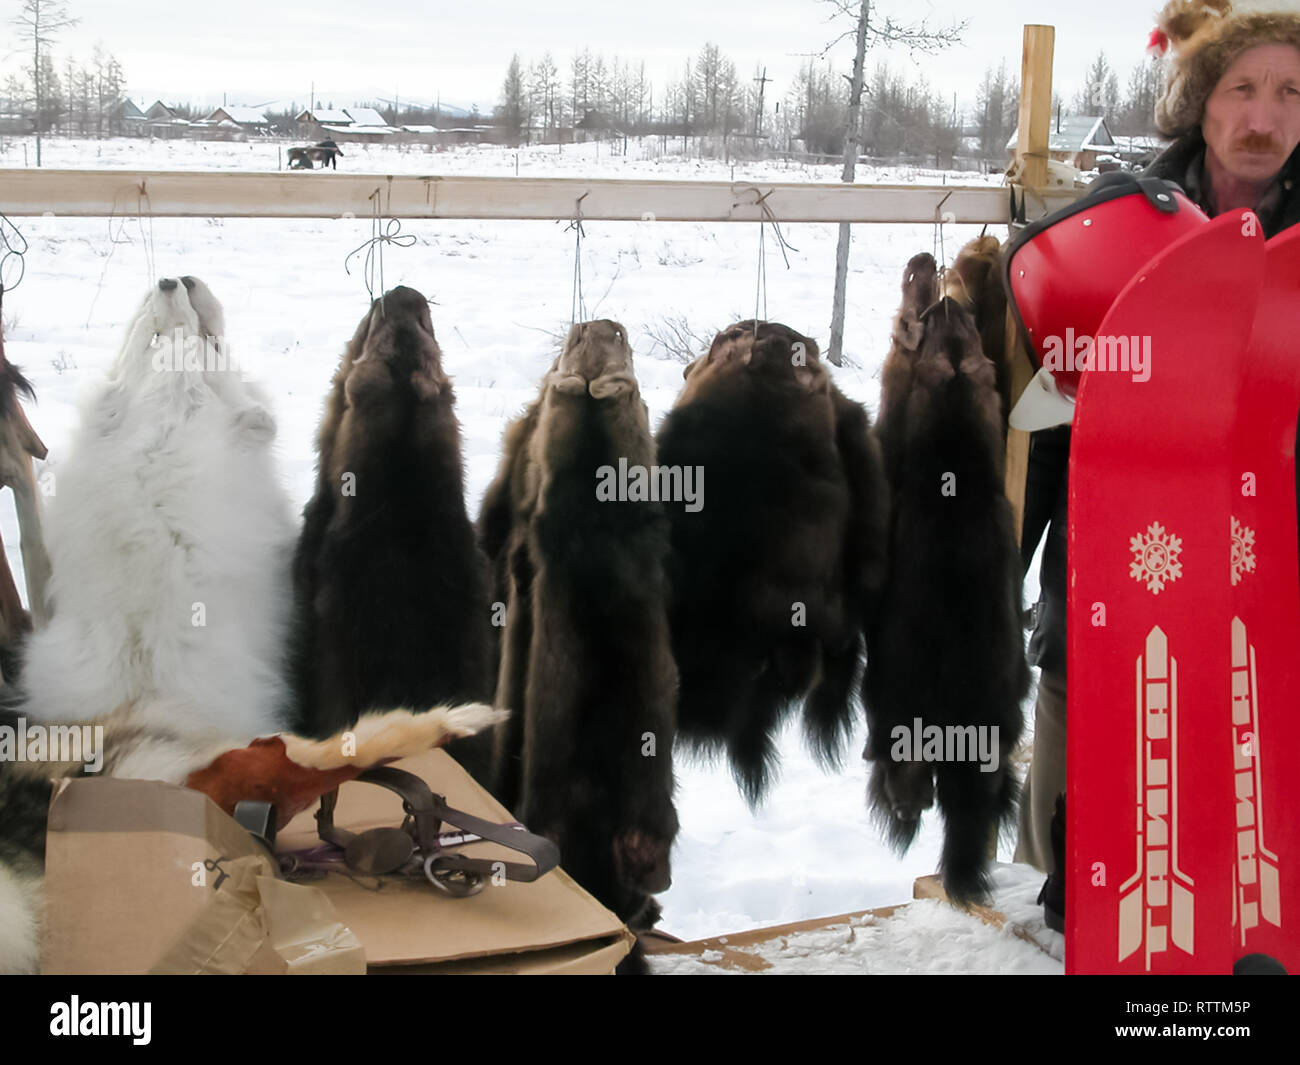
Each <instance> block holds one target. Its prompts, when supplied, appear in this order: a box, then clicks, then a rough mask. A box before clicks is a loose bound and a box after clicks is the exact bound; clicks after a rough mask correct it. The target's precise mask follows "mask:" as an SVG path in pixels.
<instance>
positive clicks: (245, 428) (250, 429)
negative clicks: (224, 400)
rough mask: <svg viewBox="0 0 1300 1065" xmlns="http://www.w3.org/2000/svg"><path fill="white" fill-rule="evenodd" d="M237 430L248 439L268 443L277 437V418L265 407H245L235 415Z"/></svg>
mask: <svg viewBox="0 0 1300 1065" xmlns="http://www.w3.org/2000/svg"><path fill="white" fill-rule="evenodd" d="M235 432H236V433H238V434H239V435H240V436H241V437H243V438H244V439H246V440H250V441H254V442H256V443H259V444H260V443H266V442H269V441H271V440H274V439H275V419H274V418H272V417H271V414H270V412H269V411H268V410H267V409H266V408H265V407H261V406H258V407H245V408H244V409H243V410H241V411H240V412H239V413H238V414H237V415H235Z"/></svg>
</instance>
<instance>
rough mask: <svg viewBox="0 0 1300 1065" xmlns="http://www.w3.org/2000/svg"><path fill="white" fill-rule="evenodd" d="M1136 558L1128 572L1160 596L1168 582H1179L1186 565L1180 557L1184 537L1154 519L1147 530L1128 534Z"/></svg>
mask: <svg viewBox="0 0 1300 1065" xmlns="http://www.w3.org/2000/svg"><path fill="white" fill-rule="evenodd" d="M1128 544H1129V547H1130V548H1131V549H1132V551H1133V561H1132V563H1130V565H1129V568H1128V571H1129V576H1131V577H1132V578H1133V579H1134V580H1135V581H1145V582H1146V586H1147V590H1148V591H1150V592H1151V594H1152V595H1159V594H1160V592H1161V591H1162V590H1163V589H1164V586H1165V583H1166V582H1167V581H1176V580H1177V579H1178V578H1179V577H1181V576H1182V575H1183V564H1182V563H1181V562H1179V561H1178V556H1179V554H1180V553H1181V552H1182V550H1183V541H1182V538H1181V537H1178V536H1171V535H1170V534H1169V533H1168V532H1167V531H1166V530H1165V527H1164V526H1163V525H1161V524H1160V523H1159V522H1158V521H1155V522H1152V523H1151V527H1150V528H1149V529H1147V531H1146V532H1145V533H1139V534H1138V535H1137V536H1131V537H1129V541H1128Z"/></svg>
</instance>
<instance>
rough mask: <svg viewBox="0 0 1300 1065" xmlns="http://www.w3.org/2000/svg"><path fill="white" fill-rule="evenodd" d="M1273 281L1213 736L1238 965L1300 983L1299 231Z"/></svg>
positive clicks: (1238, 498)
mask: <svg viewBox="0 0 1300 1065" xmlns="http://www.w3.org/2000/svg"><path fill="white" fill-rule="evenodd" d="M1265 271H1266V272H1265V278H1264V287H1263V290H1262V291H1261V293H1260V297H1259V303H1258V306H1257V308H1256V315H1255V328H1254V332H1253V333H1252V336H1251V340H1250V346H1249V348H1248V350H1247V355H1246V362H1245V366H1244V367H1243V377H1242V382H1241V391H1240V395H1239V397H1238V401H1237V407H1238V411H1239V417H1238V419H1237V421H1236V424H1235V432H1234V434H1233V439H1232V461H1233V470H1232V476H1231V487H1232V489H1233V502H1232V513H1231V517H1230V526H1229V527H1228V528H1227V529H1224V530H1223V532H1224V534H1225V535H1227V536H1230V537H1231V545H1232V552H1231V559H1230V566H1229V580H1230V583H1231V587H1232V602H1233V616H1232V618H1231V634H1230V647H1231V657H1232V662H1231V676H1232V699H1231V703H1230V705H1229V706H1228V707H1225V712H1224V713H1223V714H1222V715H1221V718H1222V719H1223V724H1222V725H1221V726H1220V727H1219V729H1218V730H1217V731H1216V734H1215V735H1216V738H1217V742H1219V743H1221V744H1227V745H1228V746H1229V753H1230V757H1231V763H1232V771H1233V791H1232V793H1231V795H1227V796H1224V797H1223V799H1222V800H1221V801H1223V802H1224V803H1225V804H1231V806H1232V809H1233V837H1232V847H1231V852H1230V854H1229V856H1228V860H1230V861H1231V862H1232V865H1233V870H1234V876H1233V894H1232V899H1233V914H1232V928H1233V936H1232V950H1233V956H1234V957H1240V956H1242V955H1244V954H1254V953H1263V954H1269V955H1271V956H1273V957H1274V958H1277V960H1278V961H1280V962H1281V963H1282V964H1283V965H1284V966H1285V967H1286V968H1287V970H1288V972H1292V973H1300V877H1298V876H1297V870H1296V868H1295V865H1296V863H1297V862H1298V861H1300V819H1298V818H1297V816H1296V814H1297V810H1296V802H1297V798H1296V797H1297V792H1296V780H1295V777H1296V760H1297V757H1300V552H1298V551H1297V529H1296V488H1295V445H1296V414H1297V410H1298V409H1300V341H1298V340H1297V338H1298V337H1300V227H1295V228H1292V229H1290V230H1287V231H1285V232H1284V233H1282V234H1280V235H1279V236H1277V237H1274V238H1273V239H1272V240H1271V241H1269V242H1268V245H1267V256H1266V267H1265ZM1288 859H1289V860H1288Z"/></svg>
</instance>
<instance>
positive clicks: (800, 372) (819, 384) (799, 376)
mask: <svg viewBox="0 0 1300 1065" xmlns="http://www.w3.org/2000/svg"><path fill="white" fill-rule="evenodd" d="M794 379H795V382H796V383H797V384H798V385H799V387H800V388H802V389H803V390H804V391H805V392H817V391H824V390H825V389H826V386H827V385H828V384H829V383H830V375H829V374H828V373H827V372H826V368H825V367H824V366H823V365H822V364H821V363H820V362H810V363H808V364H807V365H806V366H796V367H795V370H794Z"/></svg>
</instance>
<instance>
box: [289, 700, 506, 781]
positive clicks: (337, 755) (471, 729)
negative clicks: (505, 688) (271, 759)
mask: <svg viewBox="0 0 1300 1065" xmlns="http://www.w3.org/2000/svg"><path fill="white" fill-rule="evenodd" d="M509 716H510V711H508V710H497V709H494V708H493V707H491V706H488V705H487V704H486V703H467V704H466V705H465V706H436V707H434V708H433V709H432V710H425V711H423V712H420V713H415V712H413V711H411V710H387V711H385V712H383V713H376V714H366V715H364V716H363V717H362V718H361V719H360V720H359V721H358V722H357V723H356V724H355V725H353V726H352V728H350V729H348V730H346V731H344V732H339V733H336V734H335V735H333V736H330V737H327V738H326V739H323V740H309V739H304V738H303V737H302V736H292V735H288V734H283V735H281V737H280V738H281V739H282V740H283V741H284V750H285V754H286V755H288V757H289V761H291V762H296V763H297V764H298V765H301V766H306V767H308V768H311V769H338V768H340V767H341V766H345V765H356V766H372V765H376V764H378V763H379V762H383V761H388V760H390V759H395V758H405V757H406V756H407V755H412V754H419V753H421V752H422V751H427V750H429V749H430V748H433V747H441V746H442V745H443V744H445V743H447V742H448V741H450V740H454V739H461V738H463V737H465V736H473V735H474V734H475V733H476V732H481V731H483V729H485V728H491V727H492V726H493V725H498V724H500V723H501V722H502V721H504V720H505V719H506V718H507V717H509Z"/></svg>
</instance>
